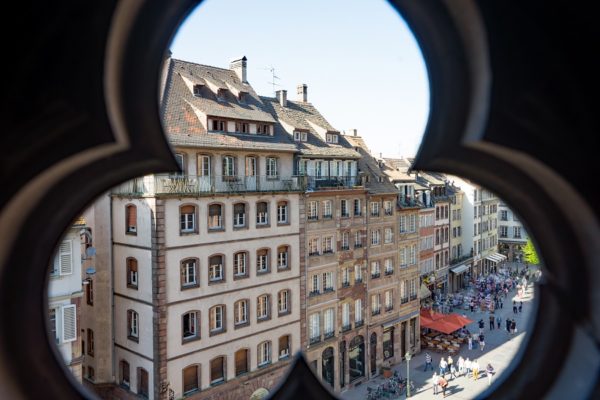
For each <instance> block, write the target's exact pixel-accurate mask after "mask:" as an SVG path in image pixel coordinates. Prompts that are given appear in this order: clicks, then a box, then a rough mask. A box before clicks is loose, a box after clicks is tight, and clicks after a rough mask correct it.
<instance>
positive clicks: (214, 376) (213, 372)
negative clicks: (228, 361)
mask: <svg viewBox="0 0 600 400" xmlns="http://www.w3.org/2000/svg"><path fill="white" fill-rule="evenodd" d="M224 381H225V357H217V358H215V359H214V360H211V361H210V384H211V385H214V384H217V383H221V382H224Z"/></svg>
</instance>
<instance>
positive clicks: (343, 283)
mask: <svg viewBox="0 0 600 400" xmlns="http://www.w3.org/2000/svg"><path fill="white" fill-rule="evenodd" d="M348 286H350V282H348V281H345V282H342V287H348Z"/></svg>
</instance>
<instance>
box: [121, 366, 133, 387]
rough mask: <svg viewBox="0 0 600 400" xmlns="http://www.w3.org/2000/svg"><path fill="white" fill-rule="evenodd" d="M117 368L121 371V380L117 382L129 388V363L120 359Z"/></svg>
mask: <svg viewBox="0 0 600 400" xmlns="http://www.w3.org/2000/svg"><path fill="white" fill-rule="evenodd" d="M119 370H120V371H121V380H120V382H119V383H120V384H121V385H123V386H125V387H126V388H128V389H129V383H130V382H131V380H130V378H129V363H128V362H127V361H125V360H121V362H120V368H119Z"/></svg>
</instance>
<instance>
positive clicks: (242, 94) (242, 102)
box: [238, 92, 247, 104]
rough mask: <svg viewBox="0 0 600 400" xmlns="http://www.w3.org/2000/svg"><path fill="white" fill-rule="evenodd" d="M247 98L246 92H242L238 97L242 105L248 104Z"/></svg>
mask: <svg viewBox="0 0 600 400" xmlns="http://www.w3.org/2000/svg"><path fill="white" fill-rule="evenodd" d="M246 97H247V94H246V93H245V92H240V94H239V95H238V101H239V102H240V103H241V104H246Z"/></svg>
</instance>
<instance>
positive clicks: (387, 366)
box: [381, 361, 394, 378]
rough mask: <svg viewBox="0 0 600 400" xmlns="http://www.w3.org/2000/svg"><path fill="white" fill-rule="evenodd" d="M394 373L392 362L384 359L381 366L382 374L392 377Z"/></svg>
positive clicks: (385, 376)
mask: <svg viewBox="0 0 600 400" xmlns="http://www.w3.org/2000/svg"><path fill="white" fill-rule="evenodd" d="M393 374H394V371H392V365H391V363H390V362H389V361H384V363H383V365H382V366H381V375H383V377H384V378H391V377H392V375H393Z"/></svg>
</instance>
